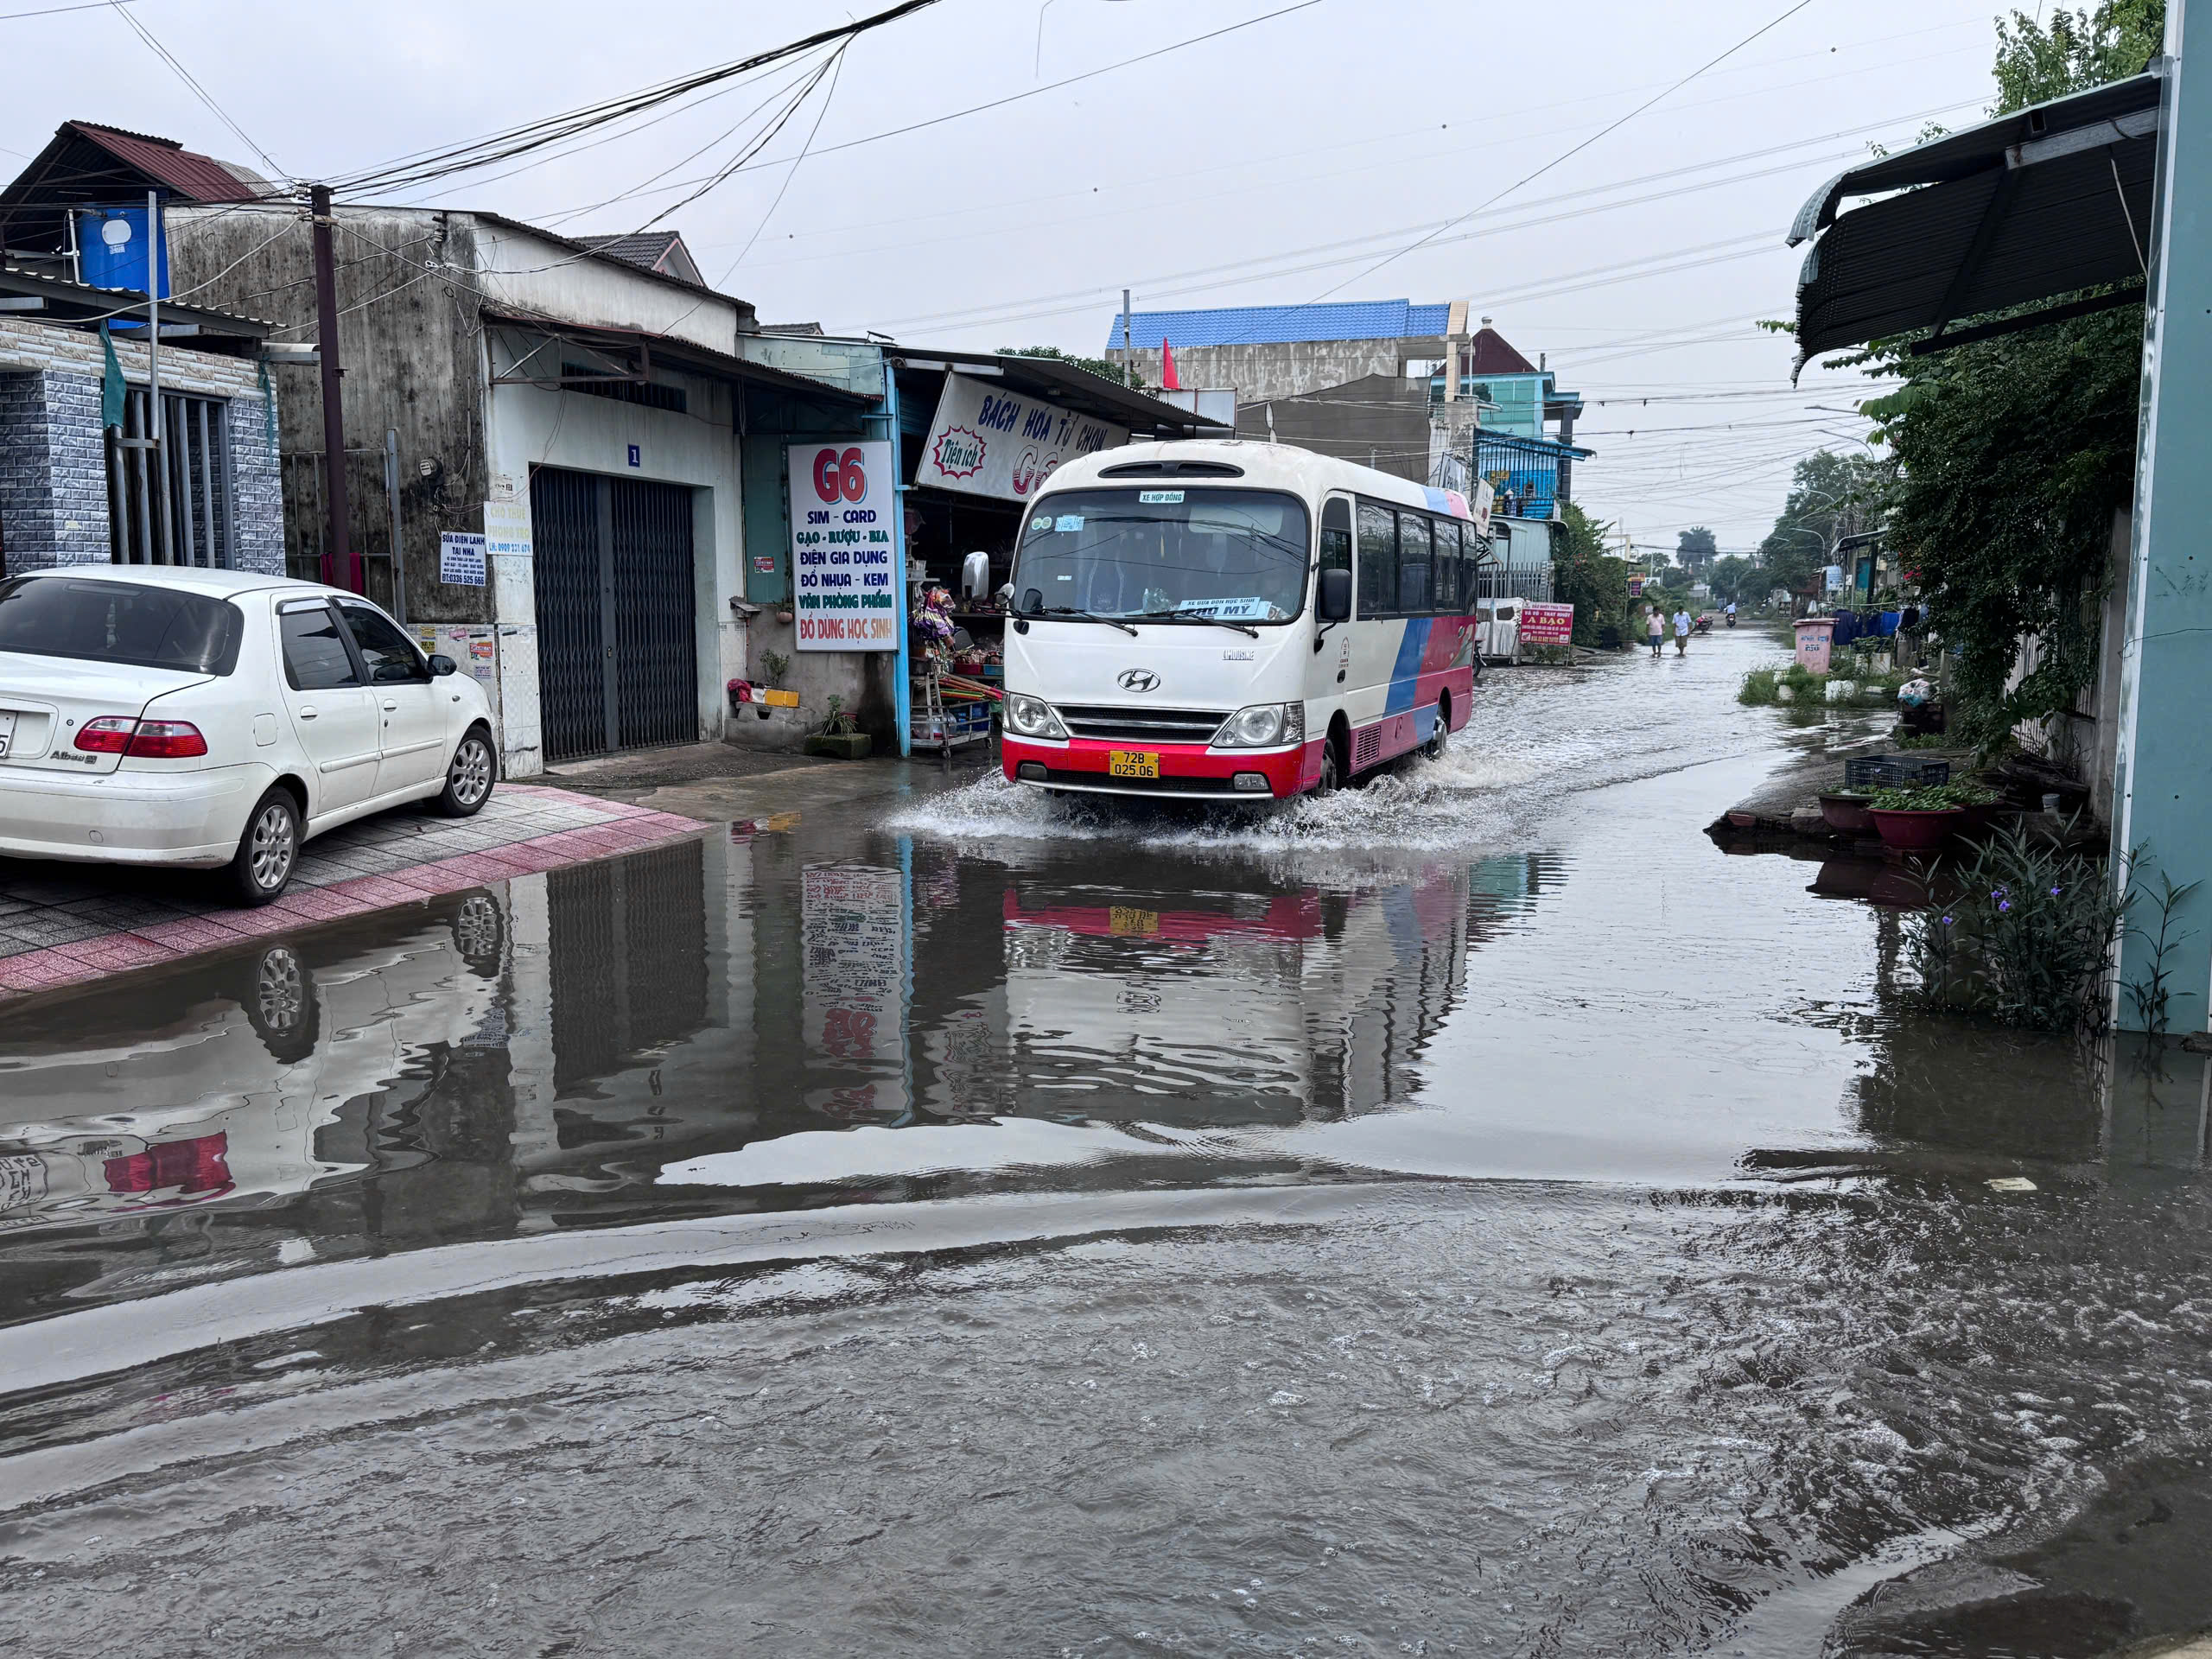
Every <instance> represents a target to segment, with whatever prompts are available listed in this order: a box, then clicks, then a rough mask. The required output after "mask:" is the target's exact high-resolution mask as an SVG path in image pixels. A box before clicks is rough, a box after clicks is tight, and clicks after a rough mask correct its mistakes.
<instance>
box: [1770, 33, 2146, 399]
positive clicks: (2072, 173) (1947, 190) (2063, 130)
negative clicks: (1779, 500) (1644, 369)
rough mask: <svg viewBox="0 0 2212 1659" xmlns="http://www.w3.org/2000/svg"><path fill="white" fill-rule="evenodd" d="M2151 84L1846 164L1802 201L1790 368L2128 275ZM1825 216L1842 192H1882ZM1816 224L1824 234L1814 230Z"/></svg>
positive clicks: (2139, 221)
mask: <svg viewBox="0 0 2212 1659" xmlns="http://www.w3.org/2000/svg"><path fill="white" fill-rule="evenodd" d="M2158 87H2159V77H2158V75H2157V74H2155V73H2152V74H2145V75H2139V76H2136V77H2134V78H2133V79H2129V80H2124V81H2116V82H2113V84H2111V85H2110V86H2099V87H2095V88H2093V89H2092V90H2090V91H2088V92H2078V93H2075V95H2073V96H2072V97H2070V98H2064V99H2057V100H2056V101H2055V102H2052V103H2050V104H2044V105H2037V106H2036V107H2035V108H2033V109H2030V110H2023V111H2017V112H2015V113H2013V114H2011V115H2007V116H2002V117H2000V118H1998V119H1997V120H1995V121H1990V122H1986V123H1984V124H1982V125H1980V126H1978V127H1971V128H1968V129H1967V130H1966V131H1964V132H1960V133H1954V134H1952V135H1950V136H1949V137H1946V138H1941V139H1937V140H1936V141H1935V142H1934V143H1928V144H1923V145H1920V146H1918V147H1917V148H1916V149H1910V150H1907V151H1904V153H1902V154H1900V155H1897V156H1891V157H1889V158H1887V159H1885V160H1884V161H1881V162H1876V163H1874V164H1873V165H1872V166H1868V167H1863V168H1853V170H1852V171H1850V172H1848V173H1846V174H1843V175H1840V177H1838V178H1836V179H1834V180H1832V181H1829V182H1828V183H1827V184H1826V185H1823V186H1822V187H1821V189H1820V190H1819V191H1818V192H1816V193H1815V195H1814V196H1813V198H1812V200H1809V201H1808V202H1807V203H1806V204H1805V208H1804V211H1803V212H1802V213H1801V214H1800V215H1799V217H1798V222H1797V226H1796V229H1795V231H1794V232H1792V236H1791V240H1792V241H1793V242H1802V241H1803V240H1804V239H1805V238H1807V237H1817V239H1816V240H1815V241H1814V242H1813V245H1812V247H1811V248H1810V249H1809V250H1808V251H1807V253H1806V255H1805V263H1804V265H1803V267H1802V270H1800V272H1799V274H1798V282H1797V348H1798V362H1799V364H1800V365H1802V364H1804V363H1805V362H1807V361H1808V360H1809V359H1812V358H1813V357H1815V356H1817V355H1818V354H1820V353H1822V352H1828V351H1834V350H1835V349H1837V348H1838V347H1840V346H1859V345H1864V344H1865V343H1866V342H1867V341H1868V340H1879V339H1882V338H1884V337H1885V336H1888V335H1892V334H1910V333H1912V332H1913V331H1915V330H1918V329H1924V328H1934V327H1940V326H1942V325H1944V324H1946V323H1955V322H1957V321H1960V320H1961V319H1964V318H1967V317H1974V316H1981V315H1988V314H1990V313H1993V312H1997V311H2003V310H2006V309H2009V308H2012V307H2014V306H2020V305H2026V304H2030V303H2031V302H2035V301H2038V300H2046V299H2051V298H2054V297H2056V296H2059V295H2062V294H2070V293H2075V292H2077V291H2078V290H2080V289H2085V288H2091V287H2096V286H2100V285H2102V284H2106V283H2127V282H2130V281H2137V280H2140V279H2141V277H2143V274H2144V270H2143V257H2142V251H2141V249H2140V245H2139V242H2138V240H2137V238H2138V237H2139V235H2140V234H2141V233H2142V231H2143V230H2144V229H2145V228H2147V227H2148V226H2150V224H2151V223H2152V213H2153V203H2152V173H2153V163H2154V161H2155V152H2156V149H2157V130H2156V111H2157V109H2158ZM1911 185H1919V186H1920V187H1922V188H1917V189H1910V188H1905V189H1903V190H1902V193H1901V194H1896V195H1891V196H1885V197H1883V198H1882V199H1880V200H1877V201H1873V202H1871V203H1869V204H1868V205H1867V206H1866V207H1855V208H1853V209H1851V210H1850V211H1848V212H1839V211H1838V205H1839V204H1840V202H1841V201H1842V200H1845V199H1846V198H1847V197H1850V196H1854V195H1858V194H1863V193H1866V192H1872V191H1877V190H1898V189H1900V188H1901V187H1905V186H1911ZM1821 226H1826V228H1825V229H1821V228H1820V227H1821Z"/></svg>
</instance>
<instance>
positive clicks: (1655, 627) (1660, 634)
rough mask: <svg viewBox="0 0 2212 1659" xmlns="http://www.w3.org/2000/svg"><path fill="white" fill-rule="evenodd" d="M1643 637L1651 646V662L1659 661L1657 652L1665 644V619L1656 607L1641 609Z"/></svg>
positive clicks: (1649, 606)
mask: <svg viewBox="0 0 2212 1659" xmlns="http://www.w3.org/2000/svg"><path fill="white" fill-rule="evenodd" d="M1643 637H1644V639H1646V640H1647V641H1648V642H1649V644H1650V646H1651V660H1652V661H1653V662H1655V663H1656V662H1657V661H1658V660H1659V652H1660V650H1661V648H1662V646H1664V645H1666V643H1667V619H1666V618H1664V617H1663V616H1662V615H1660V614H1659V607H1657V606H1656V605H1647V606H1645V607H1643Z"/></svg>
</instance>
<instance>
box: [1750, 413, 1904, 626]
mask: <svg viewBox="0 0 2212 1659" xmlns="http://www.w3.org/2000/svg"><path fill="white" fill-rule="evenodd" d="M1890 482H1891V468H1890V467H1885V466H1884V465H1883V464H1882V463H1881V462H1880V461H1876V460H1875V459H1874V458H1872V456H1865V455H1839V454H1835V453H1834V451H1833V450H1828V449H1821V450H1816V451H1815V453H1813V454H1809V455H1808V456H1806V457H1805V458H1804V459H1803V460H1802V461H1799V462H1798V463H1797V467H1796V471H1795V472H1794V473H1792V474H1791V475H1790V481H1789V497H1788V499H1786V500H1785V501H1784V502H1783V508H1782V512H1781V515H1780V516H1779V517H1778V518H1776V519H1775V521H1774V528H1773V529H1772V530H1770V531H1767V533H1766V539H1765V540H1764V541H1763V542H1761V543H1759V560H1758V562H1759V567H1760V569H1762V570H1764V572H1765V573H1766V575H1767V576H1768V577H1769V579H1770V580H1769V582H1768V586H1770V587H1772V588H1788V589H1789V591H1790V592H1791V593H1793V594H1799V595H1800V596H1809V595H1811V594H1816V593H1818V592H1819V591H1820V581H1821V572H1822V571H1824V570H1825V569H1827V566H1828V565H1829V563H1832V556H1833V554H1834V548H1835V544H1836V543H1838V542H1839V541H1840V540H1841V539H1842V538H1843V537H1846V536H1851V535H1855V534H1857V533H1858V532H1859V531H1861V530H1864V529H1866V528H1867V527H1868V526H1869V525H1870V524H1872V523H1874V522H1875V521H1876V519H1877V518H1878V516H1879V512H1880V510H1881V507H1882V505H1883V503H1884V500H1885V497H1886V495H1887V493H1888V491H1889V486H1890Z"/></svg>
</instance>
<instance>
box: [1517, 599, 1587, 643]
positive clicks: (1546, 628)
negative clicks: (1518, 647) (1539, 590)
mask: <svg viewBox="0 0 2212 1659" xmlns="http://www.w3.org/2000/svg"><path fill="white" fill-rule="evenodd" d="M1521 643H1522V645H1572V644H1573V643H1574V607H1573V606H1572V605H1552V604H1540V603H1537V602H1536V601H1530V602H1529V603H1528V604H1526V605H1523V606H1522V607H1521Z"/></svg>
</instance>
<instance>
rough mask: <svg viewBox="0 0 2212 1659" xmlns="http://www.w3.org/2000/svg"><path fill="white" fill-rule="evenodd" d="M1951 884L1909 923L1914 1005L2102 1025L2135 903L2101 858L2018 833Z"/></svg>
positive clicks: (2008, 1018)
mask: <svg viewBox="0 0 2212 1659" xmlns="http://www.w3.org/2000/svg"><path fill="white" fill-rule="evenodd" d="M1933 874H1934V875H1935V877H1936V879H1937V880H1941V879H1942V876H1943V874H1944V871H1943V870H1942V867H1941V866H1939V867H1937V869H1936V871H1935V872H1934V873H1933ZM1955 882H1956V889H1955V893H1953V895H1952V896H1951V897H1950V898H1948V899H1944V900H1943V901H1942V902H1939V903H1936V904H1931V905H1929V906H1928V907H1927V908H1926V909H1924V910H1923V911H1921V912H1918V913H1917V914H1916V915H1915V916H1914V917H1912V918H1910V925H1909V932H1908V938H1907V948H1908V952H1909V955H1910V960H1911V962H1912V964H1913V967H1914V969H1915V970H1916V975H1917V977H1918V981H1919V990H1918V995H1919V997H1920V999H1921V1001H1923V1003H1924V1004H1925V1005H1926V1006H1927V1007H1930V1008H1932V1009H1935V1010H1937V1011H1940V1012H1949V1013H1963V1014H1980V1015H1982V1016H1984V1017H1986V1018H1989V1019H1993V1020H1998V1021H1999V1022H2000V1023H2002V1024H2005V1025H2010V1026H2024V1027H2031V1028H2034V1029H2037V1030H2041V1031H2077V1032H2094V1031H2097V1030H2100V1029H2101V1028H2102V1027H2103V1026H2104V1024H2105V1022H2106V1020H2107V1017H2108V1014H2109V1008H2110V1002H2109V999H2108V997H2107V995H2106V980H2105V976H2106V973H2107V970H2108V969H2109V966H2110V963H2111V961H2112V953H2113V946H2114V945H2115V944H2117V943H2118V941H2119V938H2120V927H2121V925H2122V923H2123V921H2124V920H2125V919H2126V913H2127V908H2128V906H2129V905H2130V904H2132V903H2133V892H2132V890H2131V892H2130V893H2128V894H2126V895H2115V894H2114V893H2113V890H2112V883H2111V882H2110V881H2109V880H2107V876H2106V869H2105V861H2104V860H2103V859H2101V858H2097V857H2092V856H2090V855H2088V854H2084V853H2069V852H2066V851H2063V850H2062V849H2056V848H2054V847H2051V846H2049V845H2046V844H2044V843H2043V842H2039V841H2037V840H2036V839H2034V838H2033V837H2031V836H2030V835H2029V834H2028V833H2027V832H2026V831H2025V830H2024V829H2019V828H2017V827H2015V828H2009V829H1999V830H1998V831H1997V832H1996V833H1995V834H1994V835H1993V836H1990V838H1989V839H1988V841H1987V842H1985V843H1984V844H1983V845H1982V847H1981V848H1980V850H1979V851H1978V852H1976V853H1975V855H1974V857H1973V858H1972V859H1971V860H1970V861H1968V862H1967V863H1966V864H1965V865H1964V866H1963V867H1961V868H1960V869H1959V870H1958V872H1957V874H1956V876H1955ZM1946 885H1948V884H1946Z"/></svg>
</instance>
